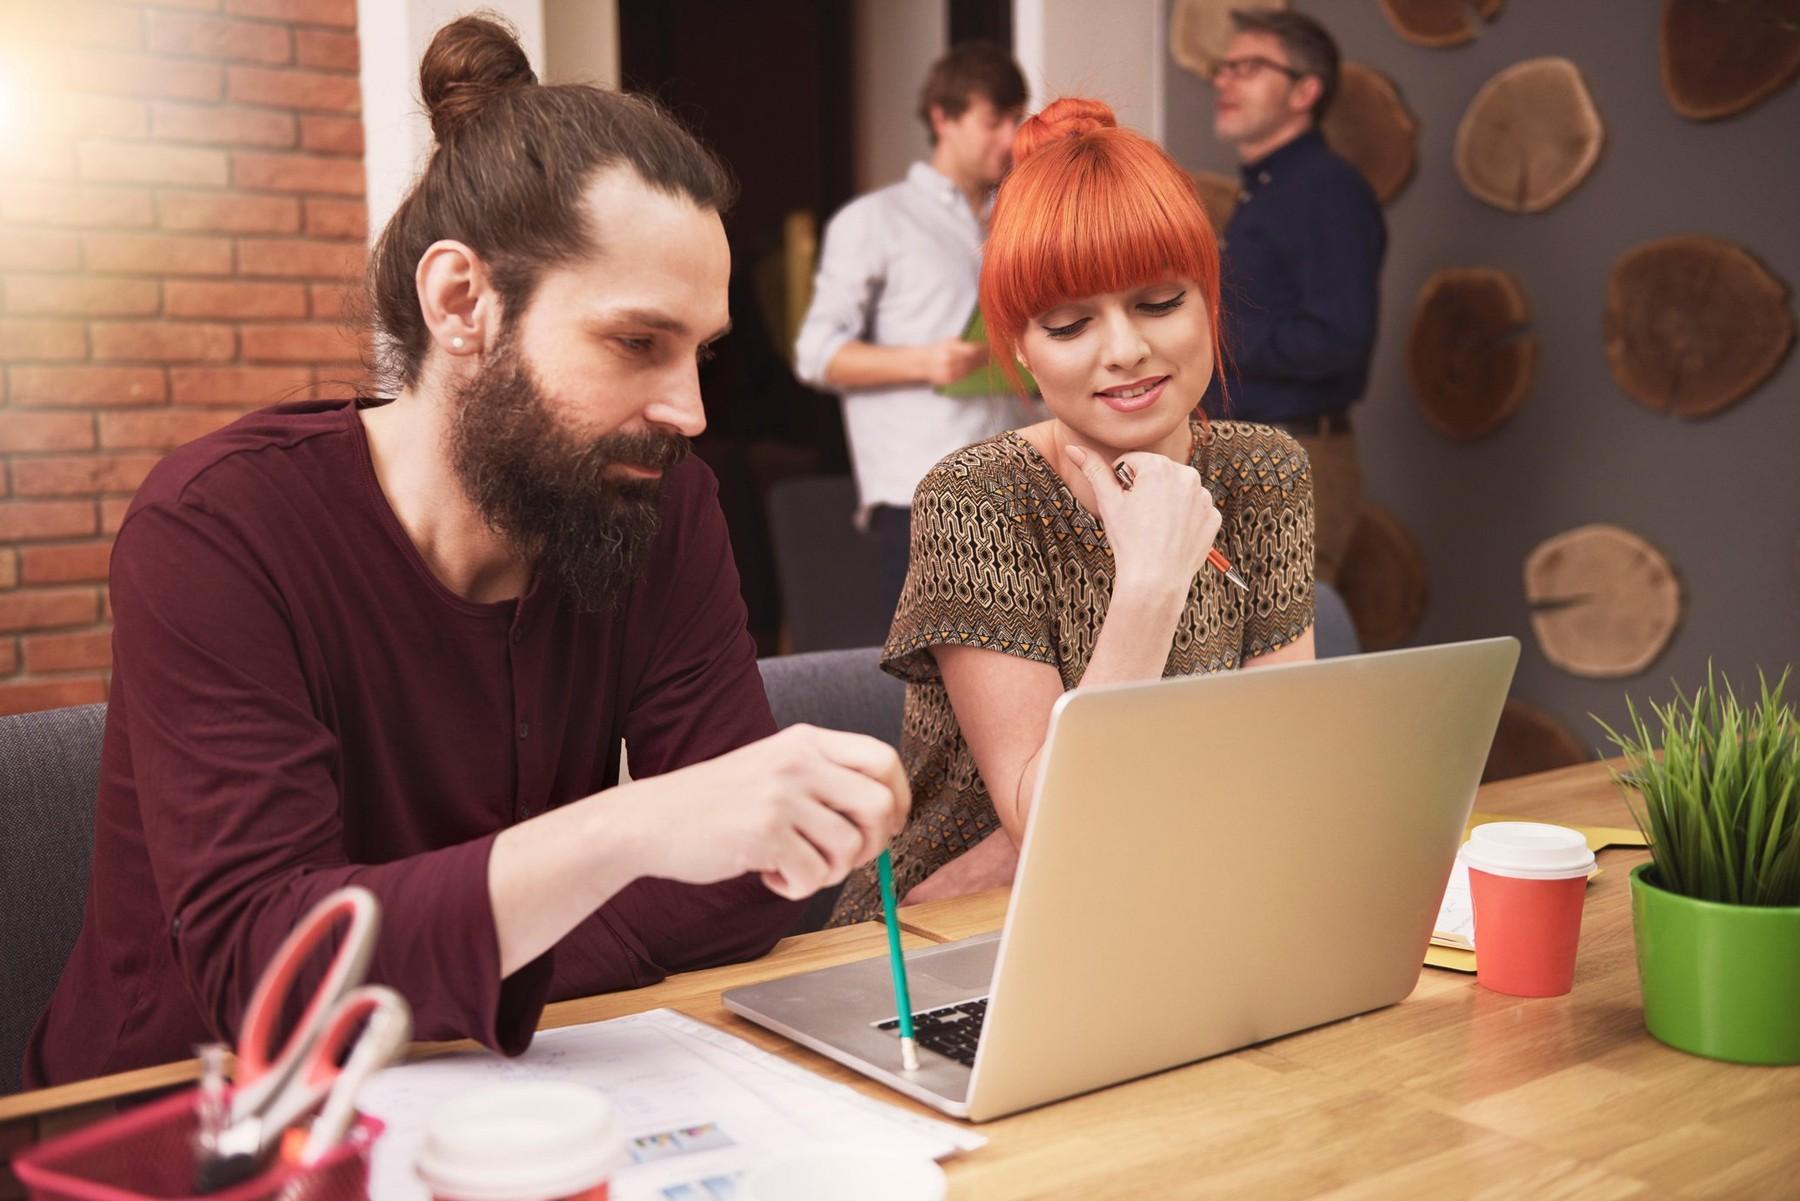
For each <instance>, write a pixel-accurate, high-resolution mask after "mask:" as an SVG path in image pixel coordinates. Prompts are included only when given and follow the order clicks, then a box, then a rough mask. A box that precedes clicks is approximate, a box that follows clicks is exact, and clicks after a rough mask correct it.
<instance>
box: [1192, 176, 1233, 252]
mask: <svg viewBox="0 0 1800 1201" xmlns="http://www.w3.org/2000/svg"><path fill="white" fill-rule="evenodd" d="M1193 178H1194V191H1196V192H1198V193H1200V207H1201V208H1203V209H1205V210H1206V219H1207V220H1209V221H1211V222H1212V227H1213V233H1215V234H1217V235H1219V236H1220V237H1224V236H1225V223H1226V222H1228V221H1230V220H1231V214H1232V213H1234V212H1235V211H1237V203H1238V181H1237V180H1235V179H1233V178H1231V176H1229V175H1220V174H1219V173H1218V172H1217V171H1195V172H1194V173H1193Z"/></svg>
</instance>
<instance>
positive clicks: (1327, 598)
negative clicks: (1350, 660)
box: [1313, 582, 1362, 659]
mask: <svg viewBox="0 0 1800 1201" xmlns="http://www.w3.org/2000/svg"><path fill="white" fill-rule="evenodd" d="M1361 651H1362V643H1361V642H1360V641H1358V640H1357V637H1356V625H1355V623H1354V622H1352V621H1351V620H1350V610H1349V608H1348V607H1347V606H1345V604H1344V598H1343V597H1342V596H1340V595H1338V591H1337V589H1335V588H1333V587H1332V586H1331V585H1330V584H1327V583H1324V582H1319V583H1315V584H1314V585H1313V653H1314V654H1316V655H1317V656H1318V657H1319V658H1321V659H1335V658H1337V657H1338V656H1340V655H1355V654H1359V653H1360V652H1361Z"/></svg>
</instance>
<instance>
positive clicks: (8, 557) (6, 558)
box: [0, 546, 19, 674]
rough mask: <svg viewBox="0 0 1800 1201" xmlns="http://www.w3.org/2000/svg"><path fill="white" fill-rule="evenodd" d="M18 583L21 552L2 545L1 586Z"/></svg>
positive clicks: (15, 585) (10, 585)
mask: <svg viewBox="0 0 1800 1201" xmlns="http://www.w3.org/2000/svg"><path fill="white" fill-rule="evenodd" d="M18 583H19V552H18V551H16V550H14V549H13V548H12V547H10V546H0V588H15V587H17V586H18ZM0 674H4V673H3V672H0Z"/></svg>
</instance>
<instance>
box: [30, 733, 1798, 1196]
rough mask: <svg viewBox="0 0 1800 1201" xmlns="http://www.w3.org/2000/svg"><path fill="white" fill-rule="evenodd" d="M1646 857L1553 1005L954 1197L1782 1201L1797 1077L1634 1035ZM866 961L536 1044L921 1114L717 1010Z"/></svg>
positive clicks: (727, 972) (1089, 1106) (1184, 1113)
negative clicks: (597, 1037) (1636, 948)
mask: <svg viewBox="0 0 1800 1201" xmlns="http://www.w3.org/2000/svg"><path fill="white" fill-rule="evenodd" d="M1477 807H1478V808H1479V809H1481V810H1482V811H1484V812H1488V813H1496V814H1505V815H1508V816H1519V817H1533V818H1541V819H1544V820H1550V821H1565V822H1571V823H1577V824H1583V825H1619V824H1623V823H1624V822H1625V820H1626V819H1625V816H1624V810H1623V808H1622V807H1621V803H1620V801H1619V799H1618V796H1617V794H1616V792H1615V791H1614V789H1613V786H1612V785H1611V783H1610V782H1609V781H1608V779H1607V775H1606V772H1605V769H1604V767H1602V766H1601V765H1597V764H1591V765H1586V766H1583V767H1578V768H1570V769H1567V770H1564V771H1560V772H1553V773H1546V774H1544V775H1541V776H1534V777H1528V778H1525V779H1522V780H1513V781H1506V782H1503V783H1499V784H1494V785H1490V786H1488V787H1486V788H1484V789H1482V792H1481V796H1480V798H1479V800H1478V802H1477ZM1643 858H1644V852H1642V851H1622V850H1614V851H1605V852H1602V854H1601V865H1602V867H1603V868H1605V871H1604V872H1603V874H1602V875H1601V876H1600V878H1599V879H1598V880H1596V881H1595V882H1594V884H1593V886H1592V889H1591V890H1590V892H1589V895H1588V900H1587V907H1586V910H1585V914H1584V916H1583V921H1582V942H1581V951H1580V957H1579V960H1578V963H1577V968H1576V975H1575V991H1574V992H1573V993H1571V994H1570V995H1569V996H1567V997H1558V998H1551V999H1546V1000H1523V999H1520V998H1514V997H1505V996H1501V995H1499V994H1497V993H1491V992H1488V991H1486V990H1484V989H1481V988H1479V987H1477V986H1476V984H1475V982H1474V977H1472V976H1464V975H1459V974H1456V973H1450V972H1440V971H1436V970H1433V969H1429V968H1428V969H1426V970H1425V972H1424V975H1423V976H1422V977H1421V978H1420V981H1419V986H1418V988H1417V989H1416V990H1415V991H1414V992H1413V994H1412V996H1410V997H1409V998H1408V999H1407V1000H1405V1001H1403V1002H1402V1003H1400V1004H1399V1005H1395V1006H1392V1007H1390V1008H1388V1009H1385V1010H1381V1011H1378V1012H1376V1013H1372V1014H1366V1015H1364V1016H1362V1017H1359V1018H1352V1019H1349V1020H1347V1021H1343V1022H1338V1023H1335V1024H1333V1025H1330V1026H1325V1027H1322V1028H1320V1029H1318V1030H1312V1031H1307V1032H1305V1033H1302V1034H1296V1035H1292V1036H1290V1037H1288V1038H1284V1039H1278V1040H1276V1041H1274V1042H1271V1043H1266V1044H1264V1045H1262V1046H1259V1047H1253V1048H1250V1049H1248V1050H1244V1051H1239V1052H1236V1053H1235V1054H1231V1055H1224V1056H1220V1057H1218V1058H1216V1059H1211V1060H1207V1061H1205V1062H1203V1063H1198V1064H1193V1065H1190V1066H1188V1067H1185V1068H1178V1069H1175V1070H1173V1071H1169V1072H1164V1073H1162V1074H1161V1075H1158V1076H1153V1077H1150V1078H1148V1079H1145V1080H1138V1081H1133V1082H1131V1083H1129V1084H1123V1085H1119V1086H1117V1087H1114V1088H1110V1089H1106V1090H1103V1091H1101V1092H1098V1093H1092V1094H1089V1095H1088V1096H1085V1097H1077V1098H1073V1099H1071V1100H1068V1101H1064V1102H1061V1103H1059V1104H1056V1105H1050V1106H1046V1107H1044V1108H1042V1109H1037V1110H1033V1111H1031V1112H1029V1113H1023V1114H1017V1115H1014V1116H1013V1117H1010V1118H1003V1119H1001V1120H999V1121H995V1122H990V1123H987V1124H986V1125H985V1126H983V1127H982V1128H981V1130H982V1133H984V1134H986V1135H987V1136H988V1137H989V1139H990V1140H991V1141H990V1142H989V1145H988V1146H987V1147H986V1148H984V1149H983V1150H981V1151H978V1152H975V1153H974V1154H971V1155H968V1156H964V1157H962V1158H960V1159H957V1160H954V1161H952V1162H951V1163H950V1164H949V1165H948V1168H949V1174H950V1180H951V1193H950V1195H951V1197H952V1198H954V1199H974V1198H980V1199H981V1201H1012V1199H1014V1198H1019V1199H1023V1198H1069V1199H1073V1198H1082V1199H1083V1201H1094V1199H1100V1198H1131V1199H1133V1201H1136V1199H1139V1198H1147V1197H1245V1196H1255V1197H1258V1198H1285V1197H1296V1198H1297V1197H1320V1196H1328V1197H1332V1198H1356V1197H1366V1198H1395V1197H1421V1198H1440V1197H1464V1196H1493V1197H1515V1196H1516V1197H1531V1198H1534V1199H1538V1198H1562V1197H1581V1198H1601V1199H1611V1198H1627V1197H1634V1198H1663V1197H1707V1198H1717V1197H1745V1198H1752V1197H1754V1198H1771V1197H1780V1196H1784V1195H1785V1196H1793V1195H1795V1194H1796V1192H1800V1185H1797V1184H1796V1182H1800V1137H1796V1135H1795V1131H1797V1130H1800V1068H1749V1067H1739V1066H1735V1065H1731V1064H1722V1063H1713V1062H1711V1061H1709V1060H1704V1059H1696V1058H1693V1057H1691V1056H1688V1055H1685V1054H1683V1053H1681V1052H1679V1051H1675V1050H1671V1049H1670V1048H1668V1047H1665V1046H1663V1045H1662V1044H1660V1043H1658V1042H1656V1041H1654V1040H1653V1039H1651V1038H1650V1036H1649V1035H1648V1034H1646V1033H1645V1032H1644V1027H1643V1018H1642V1012H1641V1008H1640V1002H1639V999H1638V992H1637V976H1636V967H1635V963H1634V960H1633V950H1632V939H1631V918H1630V898H1629V893H1628V889H1627V881H1626V873H1627V872H1628V871H1629V869H1630V868H1631V867H1633V866H1635V865H1636V864H1637V863H1639V862H1641V861H1642V860H1643ZM1004 900H1005V898H1004V894H984V895H982V896H977V897H965V898H961V899H958V900H956V901H947V902H938V903H934V904H931V905H920V906H914V907H912V908H909V909H907V910H904V911H903V913H902V916H903V921H904V923H905V925H906V927H907V929H908V931H909V937H908V943H909V945H911V946H921V945H925V944H926V943H927V942H929V941H936V940H943V939H950V938H960V937H963V936H965V935H968V934H974V933H979V932H981V931H984V930H992V929H995V928H997V927H998V926H999V924H1000V921H1001V918H1002V916H1003V913H1004ZM882 950H883V946H882V935H881V931H880V930H879V928H878V927H875V926H872V925H864V926H856V927H851V928H849V929H844V930H833V931H827V932H824V933H820V934H810V935H805V936H803V937H801V938H795V939H789V940H787V941H786V942H784V943H782V944H781V946H780V947H778V948H777V949H776V950H775V951H774V952H773V953H772V954H771V955H769V956H768V957H766V958H764V959H762V960H759V961H757V962H755V963H748V964H738V965H735V966H732V967H724V968H715V969H712V970H710V971H705V972H693V973H689V974H687V975H684V976H678V977H674V978H672V979H670V980H667V981H665V982H663V983H662V984H659V985H656V986H655V987H652V988H646V989H640V990H637V991H635V992H629V993H614V994H611V995H608V996H602V997H592V998H586V999H583V1000H579V1001H567V1002H563V1003H561V1004H558V1005H554V1006H551V1007H550V1009H549V1010H547V1011H546V1013H545V1019H544V1025H545V1026H546V1027H550V1026H562V1025H569V1024H573V1023H576V1022H585V1021H595V1020H599V1019H602V1018H609V1017H616V1016H619V1015H621V1014H626V1013H635V1012H639V1011H641V1010H645V1009H652V1008H656V1007H659V1006H666V1007H669V1008H672V1009H677V1010H679V1011H681V1012H682V1013H685V1014H688V1015H689V1016H690V1017H694V1018H697V1019H699V1020H701V1021H704V1022H709V1023H711V1024H712V1025H715V1026H719V1027H721V1028H724V1029H727V1030H730V1031H731V1032H732V1033H734V1034H737V1035H739V1036H740V1037H742V1038H745V1039H747V1040H749V1041H750V1042H753V1043H755V1044H757V1045H758V1046H761V1047H764V1048H767V1049H769V1050H773V1051H775V1052H777V1053H778V1054H780V1055H782V1056H784V1057H785V1058H788V1059H790V1060H793V1061H794V1062H797V1063H801V1064H804V1065H805V1066H807V1067H809V1068H811V1069H813V1070H814V1071H817V1072H818V1073H819V1074H820V1075H822V1076H825V1077H828V1078H830V1079H833V1080H838V1081H845V1082H848V1083H850V1084H852V1085H854V1086H855V1087H857V1088H859V1089H861V1090H862V1091H864V1092H867V1093H869V1094H870V1095H872V1096H878V1097H881V1098H883V1099H885V1100H889V1101H892V1102H894V1103H897V1104H901V1105H906V1106H910V1107H912V1108H914V1109H916V1110H918V1111H919V1112H928V1111H927V1110H925V1109H924V1108H923V1107H922V1106H917V1105H914V1104H913V1103H912V1102H909V1101H907V1100H905V1099H904V1098H901V1097H898V1096H896V1095H894V1094H892V1093H889V1092H887V1091H886V1090H885V1089H882V1088H881V1087H879V1086H878V1085H875V1084H873V1083H870V1082H868V1081H864V1080H862V1078H861V1077H858V1076H855V1075H854V1074H853V1073H850V1072H848V1071H847V1070H846V1069H843V1068H840V1067H838V1066H837V1065H836V1064H833V1063H831V1062H830V1061H828V1060H826V1059H823V1058H822V1057H820V1056H817V1055H814V1054H813V1053H812V1052H809V1051H806V1050H804V1049H802V1048H798V1047H795V1046H793V1045H791V1044H789V1043H787V1042H786V1041H785V1040H783V1039H781V1038H779V1037H778V1036H776V1035H773V1034H770V1033H768V1032H766V1031H764V1030H762V1029H761V1028H759V1027H756V1026H753V1025H750V1024H749V1023H747V1022H744V1021H741V1020H739V1019H738V1018H736V1017H734V1016H733V1015H731V1014H728V1013H726V1012H725V1011H724V1009H723V1008H722V1007H721V1006H720V1005H719V993H720V992H721V991H722V990H723V989H726V988H731V987H735V986H737V985H739V984H744V983H749V982H751V981H755V980H762V979H768V978H771V977H774V976H779V975H785V974H787V973H790V972H795V971H802V970H807V969H810V968H814V967H822V966H826V965H828V964H832V963H841V962H848V961H851V960H854V959H860V958H866V957H868V956H872V955H877V954H880V953H882ZM432 1049H433V1048H430V1047H422V1048H420V1050H421V1053H429V1052H430V1051H431V1050H432ZM184 1078H187V1076H186V1075H185V1073H184V1070H183V1069H182V1067H181V1065H174V1066H172V1067H168V1068H158V1069H150V1070H148V1071H147V1072H140V1073H127V1074H126V1075H124V1076H119V1077H109V1078H107V1079H106V1080H101V1081H89V1082H87V1083H84V1084H81V1085H73V1086H69V1087H67V1088H63V1089H47V1090H44V1091H43V1092H40V1093H35V1094H23V1095H21V1096H19V1097H13V1098H6V1099H0V1138H4V1137H5V1135H6V1132H8V1131H11V1132H12V1137H13V1139H14V1140H15V1141H14V1143H13V1144H12V1145H15V1146H17V1145H24V1143H23V1142H22V1141H19V1140H21V1139H22V1138H24V1139H28V1138H29V1137H30V1132H31V1131H33V1130H34V1129H35V1126H34V1124H35V1123H37V1122H39V1121H40V1120H48V1121H50V1122H55V1121H57V1120H58V1119H59V1117H63V1116H64V1115H67V1114H68V1111H69V1107H70V1106H82V1105H91V1104H92V1103H94V1102H96V1101H101V1100H104V1099H105V1098H108V1097H116V1096H122V1095H129V1094H130V1093H131V1092H134V1091H137V1090H138V1089H141V1088H143V1087H145V1086H146V1082H149V1083H152V1084H166V1083H169V1082H171V1081H173V1080H179V1079H184ZM6 1145H7V1144H6V1143H5V1142H0V1148H4V1147H5V1146H6Z"/></svg>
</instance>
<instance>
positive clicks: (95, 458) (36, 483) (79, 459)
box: [12, 454, 159, 496]
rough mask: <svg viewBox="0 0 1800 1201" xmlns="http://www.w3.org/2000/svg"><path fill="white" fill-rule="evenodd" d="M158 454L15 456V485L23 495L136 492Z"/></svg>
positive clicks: (13, 468)
mask: <svg viewBox="0 0 1800 1201" xmlns="http://www.w3.org/2000/svg"><path fill="white" fill-rule="evenodd" d="M158 459H159V456H157V455H151V454H135V455H130V454H127V455H33V456H30V457H26V458H18V459H14V460H13V465H12V470H13V489H14V491H16V492H17V493H18V494H19V495H20V496H92V495H94V494H95V493H98V492H126V493H130V492H136V491H137V486H138V485H139V484H141V483H143V482H144V477H145V476H146V475H149V474H150V469H151V468H152V467H154V466H156V464H157V462H158Z"/></svg>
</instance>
